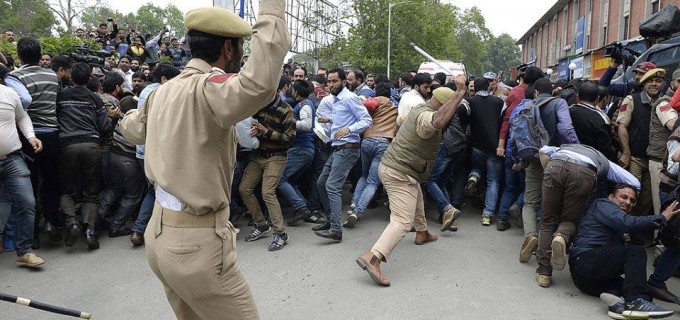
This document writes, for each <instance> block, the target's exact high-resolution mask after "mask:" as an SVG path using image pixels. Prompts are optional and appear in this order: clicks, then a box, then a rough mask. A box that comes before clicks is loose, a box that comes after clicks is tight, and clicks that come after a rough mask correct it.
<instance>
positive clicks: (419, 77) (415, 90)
mask: <svg viewBox="0 0 680 320" xmlns="http://www.w3.org/2000/svg"><path fill="white" fill-rule="evenodd" d="M430 84H432V78H430V75H429V74H427V73H419V74H416V76H415V77H413V81H412V86H411V88H412V89H411V90H410V91H408V92H406V93H404V94H403V95H402V96H401V100H399V115H398V116H397V126H401V124H402V123H404V120H405V119H406V116H408V113H409V112H410V111H411V109H413V108H414V107H415V106H417V105H419V104H423V103H425V100H426V99H429V96H430Z"/></svg>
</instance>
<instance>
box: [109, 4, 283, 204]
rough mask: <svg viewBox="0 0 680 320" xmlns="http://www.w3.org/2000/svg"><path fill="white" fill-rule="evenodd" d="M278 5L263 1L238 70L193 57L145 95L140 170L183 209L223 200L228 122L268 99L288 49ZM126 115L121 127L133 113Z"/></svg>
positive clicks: (228, 171)
mask: <svg viewBox="0 0 680 320" xmlns="http://www.w3.org/2000/svg"><path fill="white" fill-rule="evenodd" d="M284 4H285V1H283V0H262V2H261V4H260V13H259V15H258V20H257V23H256V24H255V26H254V27H253V35H252V37H251V42H250V47H251V50H252V55H251V56H250V58H249V59H248V62H247V63H246V64H245V66H244V67H243V68H242V69H241V72H239V73H238V74H237V75H234V74H225V73H224V72H223V71H222V70H220V69H218V68H212V67H211V66H210V65H209V64H208V63H206V62H205V61H203V60H200V59H192V60H191V61H189V63H188V64H187V66H186V69H184V71H182V73H181V74H180V75H179V76H177V77H175V78H173V79H172V80H170V81H168V82H167V83H165V84H164V85H162V86H161V87H159V88H158V89H157V90H156V91H155V93H154V96H153V97H152V101H149V114H148V120H147V130H146V132H147V133H146V151H145V155H144V160H145V163H144V169H145V171H146V175H147V177H148V178H149V179H150V180H151V181H153V182H154V183H155V184H157V185H159V186H160V187H161V188H163V190H164V191H166V192H167V193H169V194H171V195H173V196H174V197H176V198H178V199H179V200H181V201H182V202H184V204H185V205H186V208H185V209H184V211H185V212H188V213H191V214H196V215H203V214H207V213H210V212H213V211H218V210H221V209H223V208H225V207H228V204H229V201H230V198H231V183H232V179H233V173H234V164H235V161H236V144H237V137H236V130H235V128H234V125H235V124H236V123H237V122H238V121H240V120H242V119H245V118H246V117H248V116H251V115H253V114H255V112H257V111H258V110H260V109H262V108H263V107H265V106H266V105H267V104H268V103H270V102H271V101H272V100H274V97H275V95H276V88H277V86H278V83H279V79H280V77H281V61H283V59H284V57H285V55H286V53H287V52H288V49H290V43H291V41H290V35H289V34H288V31H287V29H286V22H285V20H284ZM134 115H136V116H139V115H141V112H139V113H136V114H134ZM128 118H132V117H128V116H126V117H125V118H124V119H123V122H124V124H122V132H123V134H125V131H126V127H125V126H126V125H135V123H136V121H135V120H137V119H128Z"/></svg>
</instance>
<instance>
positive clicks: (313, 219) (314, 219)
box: [305, 210, 326, 224]
mask: <svg viewBox="0 0 680 320" xmlns="http://www.w3.org/2000/svg"><path fill="white" fill-rule="evenodd" d="M305 222H309V223H317V224H321V223H324V222H326V218H324V217H323V215H322V214H321V212H319V210H314V211H312V215H311V216H309V218H307V219H305Z"/></svg>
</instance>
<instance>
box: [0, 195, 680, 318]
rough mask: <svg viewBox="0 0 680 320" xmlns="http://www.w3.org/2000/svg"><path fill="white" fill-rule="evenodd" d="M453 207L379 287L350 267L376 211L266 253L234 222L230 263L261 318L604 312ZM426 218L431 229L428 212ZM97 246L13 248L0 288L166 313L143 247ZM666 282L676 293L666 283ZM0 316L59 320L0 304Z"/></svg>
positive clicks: (102, 313) (1, 267) (1, 266)
mask: <svg viewBox="0 0 680 320" xmlns="http://www.w3.org/2000/svg"><path fill="white" fill-rule="evenodd" d="M463 212H464V214H463V217H462V218H461V222H460V231H458V232H457V233H451V232H448V233H446V234H444V235H440V239H439V241H437V242H435V243H431V244H427V245H424V246H416V245H415V244H414V243H413V241H414V236H415V234H413V233H412V234H409V235H407V236H406V238H405V239H404V240H403V241H402V243H401V244H400V245H399V247H397V249H396V250H395V252H394V253H393V256H392V259H391V260H390V261H389V262H388V263H387V264H384V265H383V271H384V272H385V273H386V275H387V276H388V277H389V279H390V280H391V281H392V286H391V287H389V288H384V287H379V286H377V285H375V284H374V283H373V281H372V280H371V279H370V278H369V277H368V275H367V274H366V273H365V272H364V271H362V270H360V269H359V267H358V266H357V265H356V263H355V262H354V259H355V258H356V257H357V256H358V255H359V254H361V253H362V252H364V251H365V250H367V249H369V248H370V247H371V245H372V244H373V242H374V241H375V240H376V239H377V238H378V237H379V236H380V234H381V232H382V230H383V228H384V227H385V225H386V224H387V222H388V218H387V211H386V210H385V209H384V208H377V209H373V210H369V212H368V214H367V217H366V218H364V219H362V220H360V221H359V224H358V225H357V227H356V228H354V229H346V230H345V233H344V241H343V242H342V243H341V244H334V243H329V242H327V241H325V240H324V239H321V238H318V237H316V236H315V235H314V234H313V233H312V232H311V229H310V227H311V226H312V225H309V224H305V225H303V226H299V227H293V228H289V230H288V233H289V235H290V242H289V244H288V245H287V246H286V247H285V248H284V249H283V250H281V251H278V252H269V251H267V246H268V244H269V241H270V239H271V238H270V237H268V238H265V239H261V240H258V241H256V242H251V243H246V242H244V241H243V237H244V233H245V231H246V230H245V229H246V228H243V229H244V231H242V232H241V234H239V237H238V238H239V242H238V261H239V264H240V266H241V269H242V271H243V272H244V273H245V275H246V278H247V279H248V282H249V283H250V286H251V289H252V291H253V294H254V296H255V299H256V302H257V305H258V307H259V310H260V313H261V316H262V319H368V318H372V319H607V316H606V307H605V306H604V305H603V304H602V303H601V302H600V301H599V299H597V298H593V297H589V296H585V295H584V294H582V293H581V292H579V291H578V290H577V289H576V288H575V287H574V285H573V283H572V282H571V279H570V278H569V274H568V272H567V271H563V272H555V274H554V276H553V285H552V286H551V287H550V288H548V289H545V288H540V287H538V286H537V285H536V282H535V279H534V277H535V268H536V261H535V259H532V260H531V261H530V262H529V263H527V264H521V263H519V262H518V261H517V254H518V250H519V246H520V245H521V241H522V235H521V230H520V229H518V228H516V227H513V228H512V229H510V230H508V231H505V232H498V231H496V229H495V227H494V226H492V227H483V226H482V225H481V224H480V222H479V214H480V212H481V210H480V209H475V208H469V207H468V208H465V209H464V210H463ZM428 217H429V218H431V219H432V221H430V228H431V230H438V229H437V224H436V222H434V218H435V217H436V214H435V213H434V212H433V210H432V209H430V210H428ZM243 224H244V223H242V225H243ZM436 233H437V234H439V232H438V231H437V232H436ZM101 244H102V247H101V249H99V250H96V251H92V252H88V251H87V249H86V247H85V245H84V244H83V243H82V241H81V242H79V243H78V244H77V245H76V246H75V247H72V248H65V247H64V246H63V245H62V246H56V247H49V246H48V245H46V244H44V245H43V249H42V250H40V254H41V256H42V257H43V258H45V260H46V261H47V263H46V265H45V267H44V268H43V269H42V270H41V271H31V270H27V269H21V268H18V267H16V265H15V262H14V257H15V255H14V254H13V253H4V254H2V255H0V292H5V293H10V294H14V295H20V296H24V297H27V298H32V299H36V300H40V301H43V302H47V303H52V304H56V305H61V306H67V307H71V308H74V309H82V310H84V311H87V312H91V313H92V314H93V319H112V320H113V319H173V318H174V317H173V314H172V311H171V310H170V307H169V305H168V304H167V302H166V300H165V296H164V293H163V289H162V287H161V285H160V282H159V281H158V280H157V279H156V278H155V276H154V275H153V273H152V272H151V270H150V269H149V267H148V266H147V263H146V258H145V255H144V250H143V249H142V248H133V247H132V246H131V245H130V242H129V241H128V239H127V238H117V239H109V238H107V237H105V236H104V237H102V239H101ZM650 253H651V251H650ZM649 260H651V259H649ZM650 270H651V266H650ZM668 285H669V287H670V289H671V291H674V292H676V293H677V292H680V281H678V279H672V280H670V281H669V283H668ZM666 305H667V304H666ZM673 308H674V309H675V310H680V307H678V306H675V307H673ZM676 317H677V316H676ZM0 319H3V320H13V319H50V320H51V319H68V318H66V317H59V316H55V315H53V314H49V313H45V312H42V311H38V310H33V309H30V308H27V307H23V306H18V305H13V304H9V303H4V302H0Z"/></svg>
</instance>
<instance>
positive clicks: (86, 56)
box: [68, 46, 113, 67]
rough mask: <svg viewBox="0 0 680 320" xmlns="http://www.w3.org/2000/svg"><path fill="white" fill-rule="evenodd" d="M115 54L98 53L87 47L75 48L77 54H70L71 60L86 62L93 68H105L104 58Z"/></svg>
mask: <svg viewBox="0 0 680 320" xmlns="http://www.w3.org/2000/svg"><path fill="white" fill-rule="evenodd" d="M112 55H113V54H112V53H111V52H106V51H103V50H102V51H96V50H92V49H90V48H88V47H86V46H78V47H76V48H75V52H71V53H69V54H68V56H69V57H71V59H73V60H75V61H76V62H84V63H87V64H89V65H91V66H98V67H104V58H107V57H110V56H112Z"/></svg>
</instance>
